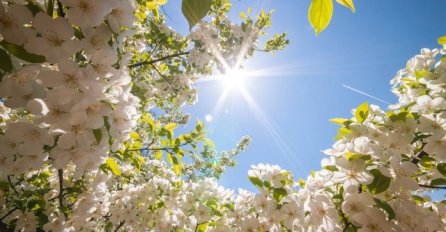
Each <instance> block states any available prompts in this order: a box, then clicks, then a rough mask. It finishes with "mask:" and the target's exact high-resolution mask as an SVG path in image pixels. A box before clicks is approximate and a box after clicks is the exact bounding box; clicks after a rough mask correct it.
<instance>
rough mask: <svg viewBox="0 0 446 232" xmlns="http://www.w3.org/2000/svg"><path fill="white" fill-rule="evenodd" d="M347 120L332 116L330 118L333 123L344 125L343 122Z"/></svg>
mask: <svg viewBox="0 0 446 232" xmlns="http://www.w3.org/2000/svg"><path fill="white" fill-rule="evenodd" d="M346 121H348V119H346V118H332V119H330V122H332V123H334V124H338V125H341V126H342V125H344V123H345V122H346Z"/></svg>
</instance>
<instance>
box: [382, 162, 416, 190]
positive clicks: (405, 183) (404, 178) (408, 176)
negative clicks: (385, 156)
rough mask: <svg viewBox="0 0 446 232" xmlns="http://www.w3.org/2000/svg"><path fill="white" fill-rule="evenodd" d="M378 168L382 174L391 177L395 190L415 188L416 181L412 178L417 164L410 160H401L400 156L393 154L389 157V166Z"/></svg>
mask: <svg viewBox="0 0 446 232" xmlns="http://www.w3.org/2000/svg"><path fill="white" fill-rule="evenodd" d="M379 170H380V171H381V173H382V174H383V175H386V176H388V177H392V178H393V181H392V182H391V184H392V186H393V187H394V188H395V190H396V191H399V190H400V189H403V190H417V189H418V188H419V187H418V183H417V182H416V181H415V180H414V179H413V178H412V176H413V175H415V173H416V172H417V171H418V166H417V165H416V164H414V163H412V162H401V161H400V158H399V157H397V156H393V157H391V158H390V168H389V169H387V168H385V167H380V168H379Z"/></svg>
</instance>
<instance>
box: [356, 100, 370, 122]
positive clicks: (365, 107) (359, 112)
mask: <svg viewBox="0 0 446 232" xmlns="http://www.w3.org/2000/svg"><path fill="white" fill-rule="evenodd" d="M368 116H369V103H368V102H364V103H362V104H361V105H359V106H358V108H356V111H355V118H356V120H357V121H358V122H360V123H362V122H364V121H365V120H366V119H367V117H368Z"/></svg>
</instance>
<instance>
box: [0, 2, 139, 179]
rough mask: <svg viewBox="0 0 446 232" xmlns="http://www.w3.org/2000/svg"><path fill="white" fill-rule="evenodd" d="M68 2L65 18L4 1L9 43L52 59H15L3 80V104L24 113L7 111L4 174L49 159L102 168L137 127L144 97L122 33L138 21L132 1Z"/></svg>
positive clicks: (1, 155)
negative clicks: (134, 88)
mask: <svg viewBox="0 0 446 232" xmlns="http://www.w3.org/2000/svg"><path fill="white" fill-rule="evenodd" d="M61 3H62V4H64V5H65V6H66V7H67V8H68V10H67V11H66V15H59V16H58V17H51V16H50V15H48V14H46V13H45V12H40V11H39V12H33V11H31V9H30V8H29V5H21V4H11V5H9V4H3V3H2V4H1V5H0V7H1V9H0V10H1V12H2V13H1V14H0V18H1V22H2V27H1V28H2V29H1V34H2V36H3V39H4V41H3V42H2V44H8V45H9V46H19V47H20V48H21V49H24V50H25V51H24V52H27V53H28V54H29V56H33V57H38V58H39V59H42V60H44V61H45V62H43V63H38V64H31V63H29V60H28V59H27V57H25V58H23V59H21V58H22V57H20V56H17V57H14V56H11V57H12V62H13V65H14V69H13V70H12V71H11V72H10V73H9V74H6V75H5V76H4V77H3V79H2V82H1V83H0V95H1V97H2V98H3V103H4V107H8V108H9V109H10V110H11V109H12V110H15V111H17V112H20V115H21V117H18V118H17V117H16V118H15V119H14V120H12V119H10V117H9V116H8V115H5V117H3V116H2V119H3V121H4V122H6V125H4V130H3V133H2V135H1V136H0V146H1V148H0V150H1V152H0V160H2V162H0V170H1V171H0V175H1V177H2V179H4V178H5V177H6V175H19V174H21V173H25V172H30V171H36V170H39V169H40V168H41V167H42V165H43V164H44V163H47V164H51V165H52V166H53V167H54V168H56V169H62V168H65V167H66V166H67V165H68V164H70V165H74V166H75V167H76V170H77V172H78V173H77V175H78V176H81V175H83V173H84V171H93V170H95V171H97V170H98V167H99V165H100V164H101V163H103V162H104V160H105V158H106V157H108V151H109V150H114V151H116V150H118V149H119V148H120V147H121V144H122V142H123V141H125V140H128V139H129V133H130V131H131V130H132V128H133V127H134V126H135V125H136V120H137V118H138V112H137V107H138V104H139V103H138V102H139V99H138V98H136V97H135V96H134V95H133V94H132V93H131V92H130V90H131V86H130V83H131V78H130V76H129V73H128V69H127V63H128V58H126V57H128V56H129V54H126V53H125V52H124V51H123V49H124V47H123V43H125V40H126V38H127V36H121V35H123V34H125V32H126V30H127V29H126V28H128V27H131V26H132V23H133V18H134V16H133V13H132V12H133V8H134V7H133V5H132V4H131V3H129V2H127V1H119V0H116V1H88V0H82V1H68V0H67V1H61ZM30 4H31V3H30ZM36 6H37V5H36ZM59 10H63V9H62V8H59ZM31 62H33V61H31ZM34 63H36V62H34Z"/></svg>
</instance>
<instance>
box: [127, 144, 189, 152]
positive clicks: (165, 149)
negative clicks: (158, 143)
mask: <svg viewBox="0 0 446 232" xmlns="http://www.w3.org/2000/svg"><path fill="white" fill-rule="evenodd" d="M187 144H188V143H187V142H184V143H181V144H180V145H178V146H179V147H182V146H184V145H187ZM169 149H174V148H173V147H156V148H148V147H143V148H139V149H129V150H127V151H167V150H169Z"/></svg>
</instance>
